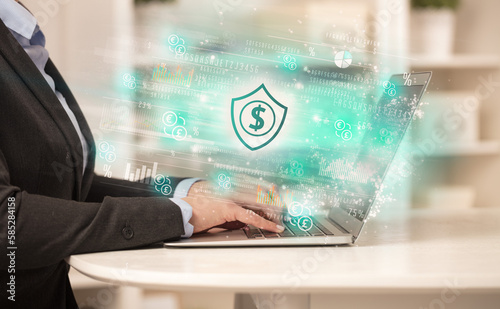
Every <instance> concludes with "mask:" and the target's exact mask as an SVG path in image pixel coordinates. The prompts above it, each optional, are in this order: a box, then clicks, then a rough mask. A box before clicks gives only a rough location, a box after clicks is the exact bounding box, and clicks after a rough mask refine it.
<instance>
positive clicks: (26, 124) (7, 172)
mask: <svg viewBox="0 0 500 309" xmlns="http://www.w3.org/2000/svg"><path fill="white" fill-rule="evenodd" d="M46 72H47V73H48V74H49V75H50V76H52V78H53V79H54V81H55V83H56V89H57V90H58V91H59V92H61V93H62V94H63V95H64V97H65V98H66V100H67V102H68V105H69V107H70V108H71V110H72V111H73V112H74V114H75V116H76V118H77V119H78V121H79V124H80V127H81V130H82V132H83V134H84V136H85V138H86V140H87V143H88V144H89V145H90V148H91V151H90V155H89V159H88V166H87V168H86V170H85V173H84V175H82V147H81V144H80V141H79V138H78V135H77V133H76V131H75V128H74V126H73V125H72V123H71V121H70V119H69V118H68V116H67V114H66V112H65V111H64V109H63V107H62V105H61V103H60V102H59V100H58V99H57V97H56V96H55V94H54V92H53V91H52V90H51V89H50V87H49V85H48V84H47V83H46V81H45V79H44V78H43V77H42V75H41V74H40V72H39V71H38V69H37V68H36V67H35V65H34V64H33V62H32V61H31V59H30V58H29V57H28V55H27V54H26V53H25V52H24V50H23V49H22V47H21V46H20V45H19V44H18V43H17V41H16V39H15V38H14V37H13V36H12V35H11V33H10V32H9V30H8V29H7V28H6V27H5V25H4V24H3V23H2V22H1V21H0V264H1V265H0V274H1V279H2V280H1V286H2V287H1V288H0V308H16V307H17V308H30V309H31V308H33V309H35V308H37V309H41V308H47V309H57V308H77V305H76V302H75V299H74V297H73V293H72V291H71V286H70V284H69V280H68V275H67V273H68V265H67V264H66V263H65V262H64V259H65V258H66V257H68V256H70V255H72V254H78V253H86V252H97V251H107V250H120V249H126V248H132V247H138V246H143V245H146V244H151V243H155V242H159V241H162V240H166V239H172V238H176V237H180V235H182V234H183V233H184V228H183V223H182V214H181V211H180V209H179V207H178V206H177V205H175V204H174V203H173V202H171V201H170V200H169V199H167V198H165V197H160V196H155V194H154V193H149V192H154V190H152V191H148V190H147V189H149V188H145V187H137V188H136V189H124V188H123V187H120V186H119V185H120V184H126V185H127V186H130V183H129V182H126V181H120V180H108V179H106V180H105V183H104V182H103V180H104V178H102V177H97V176H95V175H94V172H93V169H94V156H95V145H94V141H93V139H92V136H91V133H90V129H89V127H88V125H87V123H86V121H85V119H84V116H83V114H82V112H81V110H80V108H79V107H78V104H77V103H76V100H75V98H74V97H73V95H72V94H71V92H70V90H69V88H68V86H67V85H66V83H65V82H64V80H63V79H62V77H61V75H60V74H59V72H58V71H57V69H56V67H55V66H54V64H53V63H52V62H51V61H50V60H49V62H48V63H47V66H46ZM176 181H179V179H177V180H174V183H175V182H176ZM110 183H112V184H110ZM113 184H114V185H113ZM174 185H175V184H174ZM137 186H138V185H137ZM145 186H146V185H145ZM122 196H125V197H122ZM139 196H143V197H139ZM12 197H13V198H15V244H14V246H16V247H17V250H15V260H14V261H15V274H14V273H7V270H8V265H9V263H10V264H11V263H12V261H11V259H10V258H9V257H8V256H7V253H8V252H10V251H11V250H8V252H7V250H6V248H7V247H9V246H11V244H8V243H7V239H8V238H7V236H8V232H7V223H8V219H9V218H8V215H9V212H8V200H9V198H12ZM11 274H14V275H15V288H16V296H15V299H16V301H15V303H13V302H11V301H9V300H7V297H8V296H9V295H6V290H7V289H6V286H7V282H8V281H9V280H10V278H9V276H10V275H11Z"/></svg>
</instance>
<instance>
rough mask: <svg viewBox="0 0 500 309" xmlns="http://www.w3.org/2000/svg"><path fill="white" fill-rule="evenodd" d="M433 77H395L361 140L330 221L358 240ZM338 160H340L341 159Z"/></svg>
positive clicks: (419, 74) (429, 74) (425, 75)
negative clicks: (369, 127)
mask: <svg viewBox="0 0 500 309" xmlns="http://www.w3.org/2000/svg"><path fill="white" fill-rule="evenodd" d="M430 77H431V73H413V74H406V73H405V74H401V75H393V76H392V78H391V79H390V80H389V81H387V82H386V83H385V84H384V88H385V89H386V91H385V92H384V93H383V94H382V96H381V98H380V100H379V102H378V104H377V106H376V109H375V111H374V112H373V114H372V115H371V117H370V120H369V123H370V126H371V129H370V130H367V131H366V133H365V134H364V136H363V138H362V140H361V147H360V149H359V152H358V153H357V155H356V156H355V159H353V161H352V164H351V169H349V170H348V171H347V172H346V175H345V177H344V181H343V183H342V184H341V185H339V187H338V201H337V204H336V207H335V208H332V211H331V212H330V218H331V219H332V220H334V221H335V222H337V223H338V224H339V225H341V226H342V227H343V228H344V229H345V230H347V231H349V232H350V233H352V234H353V235H354V236H355V237H357V236H358V235H359V232H360V230H361V228H362V226H363V223H364V222H365V220H366V218H367V217H368V215H369V211H370V208H371V206H372V205H373V203H374V201H375V198H376V196H377V194H378V193H379V192H380V190H381V188H382V184H383V180H384V178H385V176H386V174H387V171H388V169H389V166H390V164H391V162H392V160H393V159H394V156H395V154H396V151H397V149H398V147H399V145H400V143H401V141H402V139H403V137H404V135H405V133H406V130H407V128H408V126H409V124H410V122H411V120H412V119H413V116H414V114H415V111H416V109H417V107H418V105H419V102H420V98H421V96H422V94H423V92H424V91H425V88H426V86H427V83H428V81H429V79H430ZM337 160H338V159H337Z"/></svg>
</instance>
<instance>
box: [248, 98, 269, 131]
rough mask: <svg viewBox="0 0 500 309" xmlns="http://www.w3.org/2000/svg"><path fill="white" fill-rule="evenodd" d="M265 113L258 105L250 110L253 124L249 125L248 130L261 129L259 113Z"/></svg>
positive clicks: (262, 123)
mask: <svg viewBox="0 0 500 309" xmlns="http://www.w3.org/2000/svg"><path fill="white" fill-rule="evenodd" d="M265 111H266V109H265V108H263V107H262V106H260V104H259V106H257V107H254V108H253V109H252V117H253V118H255V124H251V125H249V127H250V129H254V130H255V131H257V130H260V129H262V127H263V126H264V119H262V117H260V113H261V112H262V113H263V112H265Z"/></svg>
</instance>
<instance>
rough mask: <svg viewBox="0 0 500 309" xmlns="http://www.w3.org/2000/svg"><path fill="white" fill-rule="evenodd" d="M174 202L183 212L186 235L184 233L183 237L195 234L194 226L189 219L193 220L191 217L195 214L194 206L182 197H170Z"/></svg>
mask: <svg viewBox="0 0 500 309" xmlns="http://www.w3.org/2000/svg"><path fill="white" fill-rule="evenodd" d="M170 200H171V201H172V202H174V203H175V204H176V205H177V206H179V208H180V209H181V213H182V223H183V224H184V235H182V236H181V237H182V238H189V237H191V236H192V235H193V230H194V227H193V225H192V224H191V223H189V220H191V217H192V216H193V208H192V207H191V205H189V203H188V202H186V201H184V200H183V199H180V198H175V197H174V198H171V199H170Z"/></svg>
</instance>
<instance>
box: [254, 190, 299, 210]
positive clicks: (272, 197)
mask: <svg viewBox="0 0 500 309" xmlns="http://www.w3.org/2000/svg"><path fill="white" fill-rule="evenodd" d="M292 202H293V193H292V192H290V191H288V190H286V193H285V194H284V197H281V196H280V195H279V194H277V193H276V191H275V187H274V186H272V187H271V190H270V191H269V192H264V191H262V189H261V187H260V185H258V186H257V203H260V204H266V205H272V206H276V207H283V208H284V207H286V205H290V204H291V203H292Z"/></svg>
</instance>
